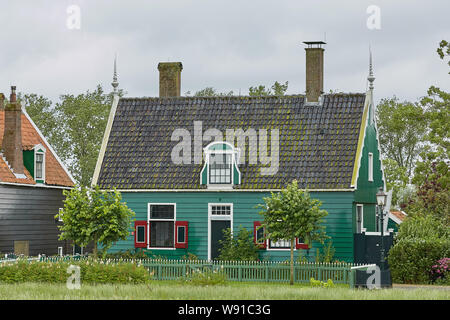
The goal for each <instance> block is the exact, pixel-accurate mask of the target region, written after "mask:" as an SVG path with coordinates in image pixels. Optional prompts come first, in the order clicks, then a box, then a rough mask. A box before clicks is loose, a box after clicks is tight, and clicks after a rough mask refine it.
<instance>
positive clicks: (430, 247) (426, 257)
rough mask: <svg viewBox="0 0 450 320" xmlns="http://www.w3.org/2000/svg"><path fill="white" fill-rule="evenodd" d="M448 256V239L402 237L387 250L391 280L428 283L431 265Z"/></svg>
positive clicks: (449, 249)
mask: <svg viewBox="0 0 450 320" xmlns="http://www.w3.org/2000/svg"><path fill="white" fill-rule="evenodd" d="M448 256H450V239H443V238H428V239H420V238H402V239H399V240H398V241H397V242H396V244H395V245H394V246H393V247H392V248H391V250H390V251H389V256H388V263H389V267H390V270H391V276H392V280H393V281H394V282H397V283H430V282H432V280H433V279H432V274H431V270H432V266H433V265H436V261H438V260H439V259H441V258H444V257H448Z"/></svg>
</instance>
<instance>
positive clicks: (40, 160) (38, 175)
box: [30, 144, 46, 183]
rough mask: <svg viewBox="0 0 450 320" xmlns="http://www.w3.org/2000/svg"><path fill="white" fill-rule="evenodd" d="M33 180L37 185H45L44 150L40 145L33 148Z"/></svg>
mask: <svg viewBox="0 0 450 320" xmlns="http://www.w3.org/2000/svg"><path fill="white" fill-rule="evenodd" d="M33 149H34V170H33V171H34V180H35V181H36V182H37V183H45V152H46V149H45V148H44V146H42V145H41V144H38V145H37V146H35V147H34V148H33ZM30 173H31V172H30Z"/></svg>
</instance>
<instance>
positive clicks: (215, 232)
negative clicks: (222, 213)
mask: <svg viewBox="0 0 450 320" xmlns="http://www.w3.org/2000/svg"><path fill="white" fill-rule="evenodd" d="M230 227H231V221H230V220H211V244H210V245H211V260H214V259H216V258H217V257H219V255H220V252H219V248H220V247H221V245H220V242H219V241H220V240H223V230H225V229H227V228H230Z"/></svg>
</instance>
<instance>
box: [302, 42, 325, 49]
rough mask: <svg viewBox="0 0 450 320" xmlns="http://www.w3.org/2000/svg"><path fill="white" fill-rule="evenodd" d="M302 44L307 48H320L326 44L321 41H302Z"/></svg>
mask: <svg viewBox="0 0 450 320" xmlns="http://www.w3.org/2000/svg"><path fill="white" fill-rule="evenodd" d="M303 43H304V44H306V45H308V48H322V45H323V44H327V43H326V42H323V41H303Z"/></svg>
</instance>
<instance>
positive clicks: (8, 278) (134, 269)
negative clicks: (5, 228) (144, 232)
mask: <svg viewBox="0 0 450 320" xmlns="http://www.w3.org/2000/svg"><path fill="white" fill-rule="evenodd" d="M71 265H74V266H79V267H80V274H81V277H80V280H81V284H83V283H86V284H100V283H101V284H106V283H129V284H141V283H147V282H148V281H149V280H150V276H149V272H148V270H147V269H146V268H145V267H144V266H142V265H139V264H136V263H126V262H119V263H117V262H114V263H109V262H107V261H97V260H92V259H89V260H82V261H57V262H40V261H30V262H29V261H26V260H22V261H20V260H19V261H18V262H3V263H0V283H22V282H46V283H66V282H67V279H68V278H69V276H70V275H71V274H70V273H68V272H67V271H68V268H69V266H71Z"/></svg>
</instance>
